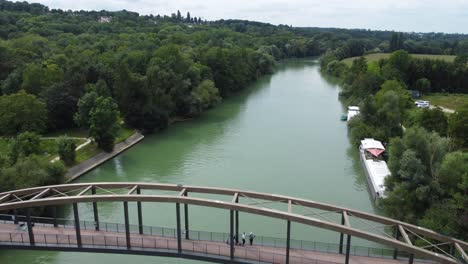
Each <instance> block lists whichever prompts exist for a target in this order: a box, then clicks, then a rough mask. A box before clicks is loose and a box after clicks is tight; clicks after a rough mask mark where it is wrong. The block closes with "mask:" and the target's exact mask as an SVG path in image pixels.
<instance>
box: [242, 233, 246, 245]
mask: <svg viewBox="0 0 468 264" xmlns="http://www.w3.org/2000/svg"><path fill="white" fill-rule="evenodd" d="M242 245H243V246H245V232H244V233H242Z"/></svg>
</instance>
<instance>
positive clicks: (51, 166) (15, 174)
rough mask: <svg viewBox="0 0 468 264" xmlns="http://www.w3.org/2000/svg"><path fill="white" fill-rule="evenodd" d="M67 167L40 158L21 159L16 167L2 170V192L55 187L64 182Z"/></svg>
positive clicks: (0, 173)
mask: <svg viewBox="0 0 468 264" xmlns="http://www.w3.org/2000/svg"><path fill="white" fill-rule="evenodd" d="M64 172H65V167H64V166H63V164H62V163H61V162H55V163H51V162H50V161H49V160H46V159H43V158H41V157H39V156H35V155H32V156H28V157H23V158H20V159H19V160H18V161H17V162H16V163H15V164H14V165H12V166H10V167H5V168H1V169H0V191H1V192H5V191H9V190H16V189H23V188H30V187H34V186H43V185H53V184H58V183H61V182H62V181H63V175H64Z"/></svg>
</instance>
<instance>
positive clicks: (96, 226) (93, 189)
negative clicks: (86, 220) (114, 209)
mask: <svg viewBox="0 0 468 264" xmlns="http://www.w3.org/2000/svg"><path fill="white" fill-rule="evenodd" d="M91 194H92V195H95V194H96V187H94V186H93V187H91ZM93 214H94V229H96V231H99V214H98V208H97V202H93Z"/></svg>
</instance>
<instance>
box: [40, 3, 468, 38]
mask: <svg viewBox="0 0 468 264" xmlns="http://www.w3.org/2000/svg"><path fill="white" fill-rule="evenodd" d="M35 1H37V2H40V3H42V4H45V5H47V6H49V7H50V8H61V9H65V10H68V9H72V10H80V9H83V10H102V9H105V10H112V11H115V10H122V9H126V10H130V11H135V12H138V13H140V14H167V15H169V14H170V13H174V12H176V11H177V10H180V11H181V12H182V13H183V14H185V13H186V12H187V11H190V13H191V14H192V16H197V17H198V16H201V17H203V18H206V19H210V20H212V19H221V18H224V19H229V18H233V19H234V18H235V19H248V20H255V21H262V22H269V23H272V24H289V25H291V24H292V25H294V26H316V27H342V28H370V29H382V30H383V29H389V30H399V31H418V32H431V31H436V32H462V33H468V27H466V25H468V1H467V0H446V1H439V0H237V1H233V0H229V1H226V0H134V1H132V0H79V1H70V0H35Z"/></svg>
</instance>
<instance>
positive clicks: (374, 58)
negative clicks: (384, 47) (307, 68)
mask: <svg viewBox="0 0 468 264" xmlns="http://www.w3.org/2000/svg"><path fill="white" fill-rule="evenodd" d="M390 55H391V53H371V54H367V55H364V57H365V58H366V59H367V62H368V63H371V62H375V61H379V60H380V59H388V58H389V57H390ZM410 56H411V57H413V58H418V59H431V60H443V61H447V62H453V61H454V60H455V57H456V56H454V55H434V54H410ZM360 57H361V56H359V57H351V58H346V59H344V60H342V62H344V63H345V64H346V65H347V66H351V65H352V64H353V61H354V60H355V59H358V58H360Z"/></svg>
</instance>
